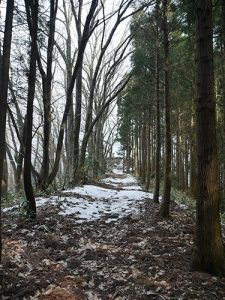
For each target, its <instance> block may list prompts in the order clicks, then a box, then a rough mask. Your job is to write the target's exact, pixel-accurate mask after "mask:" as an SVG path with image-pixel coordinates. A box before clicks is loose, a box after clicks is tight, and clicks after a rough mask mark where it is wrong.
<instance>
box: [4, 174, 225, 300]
mask: <svg viewBox="0 0 225 300" xmlns="http://www.w3.org/2000/svg"><path fill="white" fill-rule="evenodd" d="M101 185H102V186H101ZM151 199H152V194H150V193H145V192H143V191H142V190H141V187H140V185H139V184H138V181H137V180H136V179H135V178H134V177H133V176H131V175H125V174H122V173H121V172H120V171H118V170H114V173H112V174H109V175H108V177H106V178H105V179H104V180H102V182H101V183H100V184H99V185H98V186H97V185H96V186H94V185H85V186H82V187H75V188H73V189H68V190H65V191H61V192H60V193H59V195H58V196H52V197H50V198H39V199H38V200H37V204H38V205H37V206H38V219H37V221H27V220H25V219H24V218H23V217H22V216H21V215H20V214H19V213H17V211H16V209H7V210H5V211H4V212H3V239H4V240H3V242H4V248H3V264H2V265H1V266H0V271H1V272H0V279H1V287H0V288H1V290H2V295H1V296H2V299H24V300H26V299H30V300H36V299H46V300H47V299H49V300H54V299H57V300H59V299H69V300H84V299H88V300H101V299H103V300H106V299H107V300H110V299H111V300H112V299H115V300H139V299H140V300H145V299H180V300H182V299H225V279H221V278H217V277H214V276H211V275H209V274H204V273H198V272H194V273H190V272H188V263H189V260H190V255H191V247H192V245H193V242H192V241H193V233H194V220H193V218H192V217H191V215H189V214H188V212H187V211H185V210H184V209H182V208H181V207H179V206H178V205H176V204H175V203H173V204H172V214H171V215H172V217H171V219H169V220H162V219H160V218H159V217H158V216H157V212H158V205H157V204H154V203H153V201H151Z"/></svg>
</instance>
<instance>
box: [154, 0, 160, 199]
mask: <svg viewBox="0 0 225 300" xmlns="http://www.w3.org/2000/svg"><path fill="white" fill-rule="evenodd" d="M156 43H157V45H156V56H155V81H156V84H155V95H156V99H155V100H156V153H155V188H154V196H153V201H154V202H155V203H159V188H160V151H161V130H160V98H159V45H158V43H159V0H157V1H156Z"/></svg>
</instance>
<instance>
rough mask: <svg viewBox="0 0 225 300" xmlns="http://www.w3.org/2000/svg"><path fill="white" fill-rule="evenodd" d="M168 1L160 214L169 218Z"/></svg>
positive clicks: (164, 31)
mask: <svg viewBox="0 0 225 300" xmlns="http://www.w3.org/2000/svg"><path fill="white" fill-rule="evenodd" d="M167 6H168V3H167V0H163V35H164V36H163V47H164V105H165V165H164V186H163V199H162V203H161V206H160V211H159V214H160V216H162V217H164V218H168V217H169V209H170V190H171V129H170V95H169V39H168V24H167Z"/></svg>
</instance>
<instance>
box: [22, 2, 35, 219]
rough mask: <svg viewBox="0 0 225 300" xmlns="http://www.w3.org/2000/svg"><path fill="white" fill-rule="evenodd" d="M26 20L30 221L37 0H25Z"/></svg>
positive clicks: (31, 208) (32, 207)
mask: <svg viewBox="0 0 225 300" xmlns="http://www.w3.org/2000/svg"><path fill="white" fill-rule="evenodd" d="M25 6H26V12H27V20H28V23H30V25H31V26H30V35H31V56H30V70H29V75H28V96H27V112H26V116H27V119H26V131H25V140H26V143H25V151H24V191H25V195H26V199H27V202H28V206H27V216H28V217H29V218H31V219H35V218H36V202H35V198H34V192H33V187H32V178H31V171H32V164H31V151H32V129H33V103H34V96H35V83H36V51H37V30H38V8H39V3H38V0H33V1H32V3H30V1H28V0H25Z"/></svg>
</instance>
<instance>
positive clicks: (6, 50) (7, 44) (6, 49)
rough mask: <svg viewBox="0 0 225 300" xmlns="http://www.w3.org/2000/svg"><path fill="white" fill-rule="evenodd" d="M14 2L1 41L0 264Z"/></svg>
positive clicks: (11, 4) (8, 2)
mask: <svg viewBox="0 0 225 300" xmlns="http://www.w3.org/2000/svg"><path fill="white" fill-rule="evenodd" d="M13 9H14V0H8V1H7V8H6V19H5V32H4V41H3V55H2V59H1V68H0V106H1V109H0V141H1V144H0V263H1V258H2V236H1V229H2V226H1V225H2V218H1V197H2V179H3V166H4V158H5V130H6V111H7V97H8V82H9V64H10V51H11V41H12V21H13Z"/></svg>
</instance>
